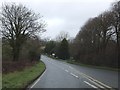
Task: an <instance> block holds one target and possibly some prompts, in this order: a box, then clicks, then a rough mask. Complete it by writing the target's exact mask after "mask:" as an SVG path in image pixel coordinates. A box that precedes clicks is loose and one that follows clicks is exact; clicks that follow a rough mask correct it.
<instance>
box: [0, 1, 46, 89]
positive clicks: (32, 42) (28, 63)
mask: <svg viewBox="0 0 120 90" xmlns="http://www.w3.org/2000/svg"><path fill="white" fill-rule="evenodd" d="M1 9H2V10H1V11H2V12H1V16H0V17H1V18H0V21H1V23H2V27H1V34H2V74H3V75H2V77H3V80H2V82H3V88H25V86H26V85H27V84H29V83H30V82H31V81H32V80H34V79H35V78H36V77H37V76H38V75H40V74H41V73H42V72H43V71H44V69H45V65H44V64H43V63H42V62H40V56H41V42H42V41H41V39H40V37H38V35H39V33H42V32H44V31H45V24H44V22H42V19H41V16H39V15H38V14H36V13H34V12H33V11H32V10H30V9H28V8H27V7H25V6H24V5H21V4H15V3H8V4H3V5H2V8H1Z"/></svg>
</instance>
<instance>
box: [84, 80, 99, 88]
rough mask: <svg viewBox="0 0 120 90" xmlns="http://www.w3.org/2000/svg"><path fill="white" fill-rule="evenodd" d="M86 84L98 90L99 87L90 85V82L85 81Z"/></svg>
mask: <svg viewBox="0 0 120 90" xmlns="http://www.w3.org/2000/svg"><path fill="white" fill-rule="evenodd" d="M84 83H86V84H88V85H89V86H91V87H93V88H98V87H96V86H94V85H92V84H90V83H89V82H87V81H84Z"/></svg>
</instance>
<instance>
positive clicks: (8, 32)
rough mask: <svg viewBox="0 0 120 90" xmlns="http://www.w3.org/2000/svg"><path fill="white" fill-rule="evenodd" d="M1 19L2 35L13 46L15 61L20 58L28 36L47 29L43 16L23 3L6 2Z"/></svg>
mask: <svg viewBox="0 0 120 90" xmlns="http://www.w3.org/2000/svg"><path fill="white" fill-rule="evenodd" d="M0 21H1V22H2V31H1V32H2V35H3V37H5V38H6V39H7V40H8V42H9V44H10V46H11V47H12V54H13V60H14V61H16V60H18V59H19V53H20V49H21V47H22V44H23V43H24V42H25V41H26V39H27V37H30V36H33V35H35V33H37V32H41V31H45V29H44V27H45V24H44V23H43V22H42V21H41V17H40V16H39V15H37V14H35V13H34V12H32V11H31V10H29V9H28V8H26V7H25V6H23V5H21V4H19V5H16V4H15V3H12V4H4V5H3V6H2V12H1V18H0Z"/></svg>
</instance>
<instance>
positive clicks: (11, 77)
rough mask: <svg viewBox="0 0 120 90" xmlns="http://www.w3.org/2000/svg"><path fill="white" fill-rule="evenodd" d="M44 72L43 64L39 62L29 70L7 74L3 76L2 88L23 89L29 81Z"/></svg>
mask: <svg viewBox="0 0 120 90" xmlns="http://www.w3.org/2000/svg"><path fill="white" fill-rule="evenodd" d="M44 70H45V64H44V63H43V62H39V63H37V64H35V65H34V66H32V67H30V68H25V69H24V70H22V71H16V72H13V73H9V74H3V76H2V87H3V89H5V88H25V87H26V86H27V85H28V84H30V82H31V81H33V80H34V79H35V78H37V77H38V76H39V75H41V74H42V73H43V71H44Z"/></svg>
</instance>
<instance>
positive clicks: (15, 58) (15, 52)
mask: <svg viewBox="0 0 120 90" xmlns="http://www.w3.org/2000/svg"><path fill="white" fill-rule="evenodd" d="M19 54H20V46H17V45H15V46H14V47H13V61H18V59H19Z"/></svg>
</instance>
